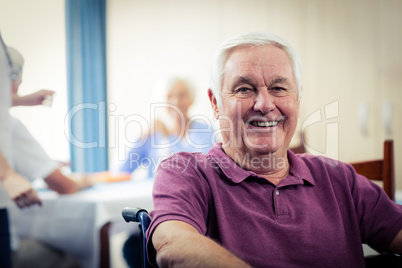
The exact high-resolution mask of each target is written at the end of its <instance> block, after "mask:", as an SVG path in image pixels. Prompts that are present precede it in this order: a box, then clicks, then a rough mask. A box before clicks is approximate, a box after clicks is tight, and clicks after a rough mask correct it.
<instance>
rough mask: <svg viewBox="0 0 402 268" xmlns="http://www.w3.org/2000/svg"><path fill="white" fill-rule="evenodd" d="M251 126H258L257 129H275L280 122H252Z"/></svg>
mask: <svg viewBox="0 0 402 268" xmlns="http://www.w3.org/2000/svg"><path fill="white" fill-rule="evenodd" d="M250 124H251V125H253V126H257V127H274V126H276V125H277V124H278V121H272V122H256V121H252V122H250Z"/></svg>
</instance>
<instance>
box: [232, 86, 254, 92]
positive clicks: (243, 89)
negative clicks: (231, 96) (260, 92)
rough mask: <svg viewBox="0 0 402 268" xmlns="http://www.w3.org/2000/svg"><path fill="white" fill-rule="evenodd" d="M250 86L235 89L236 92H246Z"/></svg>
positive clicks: (249, 89) (250, 89)
mask: <svg viewBox="0 0 402 268" xmlns="http://www.w3.org/2000/svg"><path fill="white" fill-rule="evenodd" d="M252 90H253V89H252V88H248V87H240V88H238V89H236V93H247V92H250V91H252Z"/></svg>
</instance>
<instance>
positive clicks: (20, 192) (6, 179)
mask: <svg viewBox="0 0 402 268" xmlns="http://www.w3.org/2000/svg"><path fill="white" fill-rule="evenodd" d="M0 181H1V183H2V184H3V188H4V190H5V191H6V193H7V194H8V196H9V197H10V198H11V199H12V200H13V201H14V202H15V203H16V204H17V206H18V207H20V208H23V207H29V206H31V205H35V204H39V205H42V201H41V200H40V199H39V197H38V196H37V195H36V192H35V191H34V189H32V186H31V184H30V183H29V182H28V181H27V180H26V179H25V178H23V177H22V176H21V175H19V174H17V173H16V172H15V171H14V170H13V169H12V168H11V167H10V166H9V165H8V163H7V161H6V159H5V158H4V157H3V155H2V154H1V153H0Z"/></svg>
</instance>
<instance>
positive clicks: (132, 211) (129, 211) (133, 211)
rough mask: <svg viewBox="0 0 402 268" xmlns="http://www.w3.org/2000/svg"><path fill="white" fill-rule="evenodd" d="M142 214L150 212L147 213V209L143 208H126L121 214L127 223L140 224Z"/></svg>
mask: <svg viewBox="0 0 402 268" xmlns="http://www.w3.org/2000/svg"><path fill="white" fill-rule="evenodd" d="M140 212H145V213H148V211H146V210H145V209H142V208H130V207H125V208H124V209H123V211H122V212H121V214H122V216H123V218H124V220H125V221H126V222H129V221H135V222H139V221H140V219H139V217H138V216H139V213H140Z"/></svg>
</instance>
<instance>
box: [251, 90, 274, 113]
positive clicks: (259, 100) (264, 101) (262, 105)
mask: <svg viewBox="0 0 402 268" xmlns="http://www.w3.org/2000/svg"><path fill="white" fill-rule="evenodd" d="M274 109H275V102H274V96H272V95H271V94H269V91H268V90H267V89H263V90H259V91H258V93H257V96H256V98H255V101H254V110H255V111H257V112H261V113H262V114H267V113H269V112H270V111H273V110H274Z"/></svg>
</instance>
